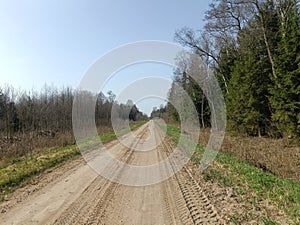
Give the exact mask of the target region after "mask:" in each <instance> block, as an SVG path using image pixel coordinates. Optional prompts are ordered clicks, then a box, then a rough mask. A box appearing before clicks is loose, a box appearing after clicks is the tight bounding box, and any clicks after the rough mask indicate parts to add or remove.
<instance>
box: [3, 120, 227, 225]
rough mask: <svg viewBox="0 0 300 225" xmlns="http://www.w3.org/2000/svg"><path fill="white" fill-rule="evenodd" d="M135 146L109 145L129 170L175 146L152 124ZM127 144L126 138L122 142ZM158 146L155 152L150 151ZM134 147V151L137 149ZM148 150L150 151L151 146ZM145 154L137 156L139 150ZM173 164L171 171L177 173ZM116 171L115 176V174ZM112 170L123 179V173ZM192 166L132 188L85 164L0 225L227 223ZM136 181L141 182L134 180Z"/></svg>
mask: <svg viewBox="0 0 300 225" xmlns="http://www.w3.org/2000/svg"><path fill="white" fill-rule="evenodd" d="M134 134H135V136H136V137H138V138H137V140H135V141H133V142H134V143H131V144H130V143H128V144H129V145H130V146H131V147H128V145H126V146H127V147H126V146H124V145H122V144H120V143H118V142H117V141H114V142H111V143H109V144H108V148H109V151H110V153H111V154H113V155H114V156H115V157H116V158H117V159H118V160H120V161H123V162H126V163H128V164H130V165H137V166H139V165H151V164H153V163H157V162H159V161H161V160H163V159H166V158H167V156H168V155H169V154H170V153H171V151H172V149H171V147H170V146H171V144H170V143H169V141H168V140H167V139H164V140H162V139H163V138H162V137H163V132H162V130H160V128H159V127H158V126H157V125H156V124H155V123H154V122H153V121H150V122H149V123H147V124H145V125H144V126H142V127H141V128H139V129H138V130H136V131H135V132H134ZM123 138H124V139H125V140H126V135H125V136H124V137H123ZM157 143H160V144H159V145H158V146H157V147H155V148H154V149H152V150H149V149H151V146H150V145H152V144H153V146H155V145H156V144H157ZM133 146H134V148H133ZM149 146H150V147H149ZM139 148H141V149H147V151H136V149H139ZM173 163H174V162H172V161H171V160H170V161H169V166H168V168H166V169H168V170H170V169H172V168H173ZM112 168H113V171H111V170H112ZM114 168H115V167H113V166H112V167H110V168H108V169H110V171H111V174H113V175H114V176H122V173H123V170H122V168H119V169H114ZM192 174H193V173H192V171H191V169H190V168H189V167H188V166H185V167H183V169H182V170H181V171H180V172H178V173H176V174H175V175H174V176H172V177H170V178H169V179H167V180H166V181H164V182H160V183H157V184H153V185H148V186H142V187H133V186H127V185H122V184H119V183H117V182H111V181H109V180H107V179H105V178H103V177H101V176H98V175H97V173H95V172H94V171H93V170H92V169H91V168H90V167H89V166H88V165H86V164H84V163H83V162H80V163H77V164H75V165H74V166H73V167H71V168H68V170H65V173H61V174H60V175H58V176H57V177H56V178H53V179H52V180H51V181H50V182H49V183H47V184H46V185H44V186H42V187H41V188H39V189H38V190H36V191H34V192H33V193H32V194H30V195H28V197H27V198H25V199H22V201H21V202H19V203H16V204H15V205H13V206H12V207H10V208H8V209H7V210H6V212H5V213H2V215H0V223H1V224H108V225H113V224H130V225H131V224H139V225H140V224H224V221H223V219H222V218H221V216H220V215H219V213H218V212H217V210H216V209H215V207H214V205H213V204H212V203H211V202H210V201H209V199H208V197H207V194H206V193H205V192H204V190H202V189H201V187H200V186H199V184H198V183H197V182H196V179H194V177H193V175H192ZM136 177H137V178H136V179H140V178H139V176H136Z"/></svg>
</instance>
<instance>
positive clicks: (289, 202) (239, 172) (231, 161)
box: [167, 125, 300, 224]
mask: <svg viewBox="0 0 300 225" xmlns="http://www.w3.org/2000/svg"><path fill="white" fill-rule="evenodd" d="M167 134H168V135H169V136H170V137H171V139H172V140H173V141H174V142H175V143H176V142H178V138H179V136H180V129H178V128H176V127H175V126H171V125H168V127H167ZM203 153H204V148H203V147H202V146H200V145H197V148H196V152H195V154H194V156H193V157H192V160H193V161H194V162H195V163H199V162H200V159H201V156H202V154H203ZM215 161H216V163H217V164H219V165H221V168H220V167H218V166H214V165H212V166H210V167H209V168H208V169H206V170H205V171H203V177H204V179H205V180H213V181H217V182H219V183H220V184H221V185H223V186H237V187H238V191H237V194H241V195H244V194H245V192H246V191H245V190H251V191H253V192H254V193H255V195H256V197H257V199H259V200H264V199H269V200H271V201H273V202H274V203H275V204H276V205H278V206H279V208H280V209H282V210H283V211H284V212H285V213H286V214H287V215H289V216H290V217H292V218H294V221H295V223H298V222H299V215H300V183H299V182H295V181H292V180H288V179H281V178H278V177H277V176H275V175H273V174H270V173H268V172H265V171H263V170H261V169H259V168H257V167H255V166H253V165H251V164H250V163H249V162H248V161H246V160H240V159H238V158H237V157H235V156H233V155H230V154H228V153H224V152H219V153H218V155H217V157H216V159H215ZM263 222H264V224H275V223H273V222H272V221H269V220H268V219H266V218H265V219H264V221H263Z"/></svg>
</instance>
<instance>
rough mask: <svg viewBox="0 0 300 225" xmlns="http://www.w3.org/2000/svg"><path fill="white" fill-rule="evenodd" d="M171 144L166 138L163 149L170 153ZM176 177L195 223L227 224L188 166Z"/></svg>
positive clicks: (172, 163) (172, 164)
mask: <svg viewBox="0 0 300 225" xmlns="http://www.w3.org/2000/svg"><path fill="white" fill-rule="evenodd" d="M171 146H172V144H171V143H170V142H169V141H167V140H165V141H164V142H163V146H162V150H164V151H166V153H167V154H168V155H169V154H170V153H171V151H172V149H171ZM170 164H171V166H174V162H171V161H170ZM173 168H174V167H173ZM175 178H176V180H177V183H178V185H179V188H180V190H181V193H182V196H183V199H184V200H185V204H186V206H187V208H188V210H189V213H190V216H191V218H192V220H193V224H225V222H224V220H223V219H222V218H221V217H220V215H219V214H218V212H217V211H216V209H215V208H214V206H213V205H212V204H211V202H210V201H209V199H208V198H207V195H206V194H205V193H204V191H203V190H202V189H201V187H200V186H199V184H198V183H197V181H196V180H195V179H194V177H193V176H192V174H191V172H190V170H189V168H188V167H187V166H184V167H183V168H182V169H181V170H180V171H179V172H177V173H176V174H175Z"/></svg>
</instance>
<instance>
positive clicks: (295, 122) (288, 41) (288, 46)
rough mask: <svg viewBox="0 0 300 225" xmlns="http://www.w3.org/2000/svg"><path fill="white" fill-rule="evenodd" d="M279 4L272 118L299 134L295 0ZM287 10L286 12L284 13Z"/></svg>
mask: <svg viewBox="0 0 300 225" xmlns="http://www.w3.org/2000/svg"><path fill="white" fill-rule="evenodd" d="M284 3H285V4H284V5H280V6H279V7H280V8H279V9H280V10H281V14H280V15H281V23H280V24H281V27H280V38H281V40H280V41H279V43H278V53H277V56H276V57H275V63H276V73H277V76H278V78H277V79H276V80H275V85H274V86H273V87H272V88H271V94H272V96H271V97H270V102H271V105H272V107H273V108H274V110H275V113H274V114H273V116H272V118H273V120H274V121H275V122H276V123H277V124H278V127H279V129H280V130H281V132H282V133H283V135H296V136H299V134H300V15H299V9H298V7H297V1H296V0H287V1H285V2H284ZM284 12H286V13H284Z"/></svg>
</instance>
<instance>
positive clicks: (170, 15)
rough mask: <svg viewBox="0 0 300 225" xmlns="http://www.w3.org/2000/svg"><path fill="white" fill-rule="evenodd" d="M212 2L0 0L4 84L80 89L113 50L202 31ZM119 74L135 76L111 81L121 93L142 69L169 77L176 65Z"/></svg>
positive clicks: (0, 64) (0, 77) (0, 79)
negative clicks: (180, 32)
mask: <svg viewBox="0 0 300 225" xmlns="http://www.w3.org/2000/svg"><path fill="white" fill-rule="evenodd" d="M209 2H210V1H204V0H203V1H202V0H188V1H184V0H149V1H146V0H126V1H125V0H124V1H121V0H119V1H112V0H110V1H109V0H99V1H96V0H95V1H92V0H72V1H71V0H22V1H21V0H19V1H15V0H1V1H0V86H2V85H4V84H9V85H12V86H13V87H15V88H21V89H25V90H31V89H32V88H34V89H40V88H41V87H42V86H43V85H44V84H45V83H47V84H49V85H55V86H58V87H61V86H71V87H74V88H76V86H77V85H78V84H79V82H80V80H81V78H82V76H83V75H84V73H85V72H86V70H87V69H88V68H89V66H90V65H91V64H92V63H93V62H95V60H96V59H97V58H99V57H100V56H102V55H103V54H105V53H106V52H107V51H109V50H111V49H113V48H116V47H118V46H120V45H124V44H126V43H129V42H135V41H141V40H162V41H171V42H173V37H174V32H175V31H176V30H177V29H180V28H182V27H184V26H188V27H191V28H194V29H201V28H202V27H203V24H204V22H203V18H204V12H205V11H206V10H208V5H209ZM120 73H122V74H125V75H126V74H129V73H130V74H135V75H133V76H129V75H128V76H123V78H122V79H121V80H118V79H117V78H116V79H112V80H111V82H110V83H109V84H108V86H107V88H106V89H112V91H113V92H118V90H120V88H121V86H122V85H123V86H124V85H126V82H129V83H130V82H131V80H132V79H136V78H137V77H139V73H140V74H141V76H144V75H156V76H158V75H161V76H165V77H171V76H172V69H171V68H167V67H166V66H153V67H152V68H150V67H149V65H148V66H146V67H144V68H142V67H136V69H134V67H133V68H131V69H127V72H126V70H125V71H121V72H120ZM115 76H118V73H117V74H116V75H115ZM124 77H128V79H127V78H124ZM144 105H147V104H144ZM149 107H150V106H149ZM149 107H148V109H144V111H149ZM142 110H143V109H142Z"/></svg>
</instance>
